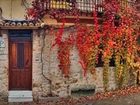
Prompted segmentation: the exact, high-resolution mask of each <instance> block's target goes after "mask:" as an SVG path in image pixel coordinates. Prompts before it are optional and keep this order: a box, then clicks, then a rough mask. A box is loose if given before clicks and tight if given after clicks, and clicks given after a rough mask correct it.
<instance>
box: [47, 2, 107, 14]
mask: <svg viewBox="0 0 140 105" xmlns="http://www.w3.org/2000/svg"><path fill="white" fill-rule="evenodd" d="M103 2H104V0H48V2H47V3H48V4H47V10H56V11H59V10H60V11H61V12H62V11H66V12H67V13H68V14H69V12H73V11H74V10H78V11H79V12H81V13H86V15H88V14H91V13H92V12H93V11H94V10H96V11H98V12H103ZM69 15H70V14H69Z"/></svg>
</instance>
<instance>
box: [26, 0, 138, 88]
mask: <svg viewBox="0 0 140 105" xmlns="http://www.w3.org/2000/svg"><path fill="white" fill-rule="evenodd" d="M122 1H123V2H126V0H122ZM38 3H40V5H39V4H38ZM42 3H43V0H42V2H41V1H40V2H37V1H36V0H35V1H34V2H33V8H31V9H29V10H28V14H29V15H28V16H29V17H33V18H34V19H36V18H39V17H40V16H43V15H44V14H45V13H47V11H44V10H43V9H42V8H41V5H42ZM45 3H46V2H45ZM35 5H36V6H35ZM40 13H41V14H40ZM58 15H59V14H58ZM77 20H78V17H77ZM62 21H63V24H62V27H60V29H58V32H57V33H56V39H55V43H54V45H58V59H59V63H60V64H59V68H60V69H61V70H62V73H63V74H64V75H65V76H66V77H67V76H69V71H70V64H71V62H70V50H71V48H72V46H73V45H75V44H76V47H77V49H78V52H79V57H80V60H79V63H80V64H81V66H82V68H83V75H84V76H86V74H87V71H90V72H91V73H92V74H95V68H96V64H97V63H98V62H99V61H98V57H99V56H98V55H99V54H101V55H102V60H103V63H104V64H103V80H104V88H105V90H107V89H108V82H109V69H110V59H111V58H112V57H113V56H114V60H115V78H116V83H117V85H118V87H119V88H120V87H122V86H125V85H127V84H128V80H129V76H128V75H129V71H130V70H131V71H133V72H135V73H136V72H138V70H139V69H140V67H139V66H140V60H136V58H139V56H138V53H139V45H138V43H137V38H138V36H139V32H140V31H139V28H138V26H139V25H138V24H139V18H138V17H137V16H136V14H135V12H134V11H133V9H132V8H130V7H129V6H128V4H127V6H126V8H124V6H122V2H119V1H118V0H107V1H106V3H105V5H104V13H103V17H102V21H100V22H99V17H98V12H96V11H93V20H92V21H93V22H94V25H93V26H87V24H81V23H76V24H75V30H76V31H75V36H71V35H69V37H68V38H65V39H64V40H63V38H62V37H63V34H64V33H63V31H64V28H65V19H64V17H63V18H62ZM73 37H74V38H73ZM54 45H53V46H54Z"/></svg>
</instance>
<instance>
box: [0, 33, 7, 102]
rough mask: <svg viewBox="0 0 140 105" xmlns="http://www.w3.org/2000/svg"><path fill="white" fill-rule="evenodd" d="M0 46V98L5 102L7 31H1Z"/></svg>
mask: <svg viewBox="0 0 140 105" xmlns="http://www.w3.org/2000/svg"><path fill="white" fill-rule="evenodd" d="M1 34H2V37H0V38H1V41H0V43H1V46H0V98H1V99H2V100H3V99H4V100H5V99H6V100H7V95H8V36H7V31H4V30H3V31H1Z"/></svg>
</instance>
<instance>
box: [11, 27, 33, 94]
mask: <svg viewBox="0 0 140 105" xmlns="http://www.w3.org/2000/svg"><path fill="white" fill-rule="evenodd" d="M11 32H13V33H18V34H20V33H22V34H30V38H31V42H30V43H31V90H30V91H32V89H33V85H32V83H33V80H32V77H33V70H32V66H33V65H32V64H33V63H32V61H33V30H30V29H22V30H20V29H12V30H8V59H9V60H8V68H9V69H8V91H12V90H10V53H9V52H10V34H11ZM13 91H16V90H13ZM18 91H20V90H18ZM22 91H26V90H22Z"/></svg>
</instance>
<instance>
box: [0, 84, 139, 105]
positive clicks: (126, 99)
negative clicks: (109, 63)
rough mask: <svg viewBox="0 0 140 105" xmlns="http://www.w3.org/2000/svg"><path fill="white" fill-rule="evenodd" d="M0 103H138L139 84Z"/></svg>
mask: <svg viewBox="0 0 140 105" xmlns="http://www.w3.org/2000/svg"><path fill="white" fill-rule="evenodd" d="M0 105H140V86H139V87H128V88H125V89H121V90H115V91H112V92H106V93H100V94H96V95H92V96H86V97H75V98H71V97H69V98H50V99H49V100H48V98H47V99H45V98H43V99H42V100H39V101H35V102H32V103H7V102H2V101H0Z"/></svg>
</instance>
